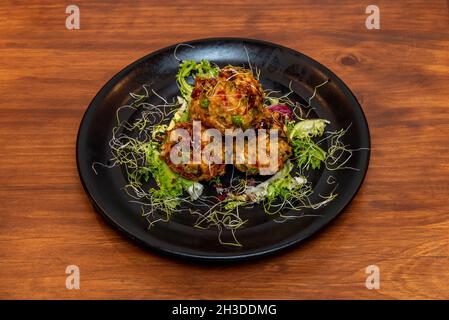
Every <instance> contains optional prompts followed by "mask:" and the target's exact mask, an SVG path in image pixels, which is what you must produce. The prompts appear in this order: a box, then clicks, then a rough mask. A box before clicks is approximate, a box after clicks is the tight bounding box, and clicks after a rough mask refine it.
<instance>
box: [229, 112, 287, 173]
mask: <svg viewBox="0 0 449 320" xmlns="http://www.w3.org/2000/svg"><path fill="white" fill-rule="evenodd" d="M284 124H285V116H284V115H282V114H280V113H278V112H275V111H270V110H268V109H265V110H263V111H262V112H261V114H260V115H259V117H258V118H257V119H256V121H255V123H254V128H255V129H256V133H257V132H258V131H257V129H266V130H267V131H266V141H267V143H266V152H267V154H268V156H269V150H270V139H269V129H278V141H277V150H278V157H277V165H278V167H277V169H278V170H280V169H282V168H283V167H284V164H285V161H287V159H288V158H289V157H290V156H291V155H292V148H291V146H290V144H289V143H288V138H287V134H286V132H285V128H284ZM254 140H256V141H248V142H249V143H250V144H253V143H254V144H256V142H257V138H255V139H254ZM245 143H247V142H245ZM244 155H245V158H244V160H245V161H244V163H243V164H237V163H235V167H236V168H237V170H239V171H241V172H245V173H247V174H248V175H256V174H264V175H269V174H274V173H275V172H276V171H277V170H275V171H274V172H272V171H269V170H268V171H264V172H261V170H260V169H261V168H262V167H264V168H266V169H268V165H267V164H263V165H262V164H261V163H260V162H259V159H258V158H256V163H255V164H249V163H248V149H247V148H246V146H245V149H244ZM236 157H239V155H236ZM240 157H241V156H240ZM236 159H237V158H236ZM241 159H242V158H241ZM236 162H237V161H236ZM240 162H241V161H240Z"/></svg>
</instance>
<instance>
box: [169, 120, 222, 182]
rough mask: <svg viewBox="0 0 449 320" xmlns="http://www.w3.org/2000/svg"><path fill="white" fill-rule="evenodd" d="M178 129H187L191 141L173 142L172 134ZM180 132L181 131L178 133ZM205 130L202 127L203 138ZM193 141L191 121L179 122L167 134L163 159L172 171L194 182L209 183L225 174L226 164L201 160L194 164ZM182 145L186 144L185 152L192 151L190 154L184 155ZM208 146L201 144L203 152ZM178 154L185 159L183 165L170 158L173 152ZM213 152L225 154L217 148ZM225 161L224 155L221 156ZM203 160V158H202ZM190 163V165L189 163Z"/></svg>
mask: <svg viewBox="0 0 449 320" xmlns="http://www.w3.org/2000/svg"><path fill="white" fill-rule="evenodd" d="M177 129H185V131H184V132H187V134H188V135H189V137H190V139H183V138H182V137H179V138H178V139H177V140H176V141H171V139H170V137H171V133H172V132H173V131H174V130H177ZM178 132H179V131H178ZM203 132H204V128H203V127H201V136H203ZM192 139H193V124H192V122H191V121H188V122H178V123H176V125H175V127H174V128H173V129H172V130H170V131H168V132H167V135H166V136H165V139H164V141H163V143H162V148H161V157H162V159H163V160H164V161H165V162H166V163H167V165H168V166H169V167H170V169H171V170H173V171H174V172H176V173H178V174H179V175H180V176H182V177H184V178H186V179H188V180H194V181H209V180H211V179H212V178H214V177H216V176H221V175H223V174H224V173H225V164H208V163H204V162H203V160H201V163H200V164H193V163H192V160H193V152H197V151H194V150H193V148H192V141H193V140H192ZM181 144H184V147H185V148H184V150H190V152H189V153H188V154H182V148H181ZM207 144H208V142H207V141H202V142H201V150H204V148H205V146H206V145H207ZM172 149H173V150H174V151H173V152H177V156H178V157H180V158H183V160H184V161H183V162H181V163H173V161H172V158H171V156H170V152H171V150H172ZM213 152H221V153H223V149H222V148H221V147H220V148H216V149H213V150H212V153H213ZM221 157H222V159H223V154H222V155H221ZM201 159H203V157H201ZM187 162H188V163H187Z"/></svg>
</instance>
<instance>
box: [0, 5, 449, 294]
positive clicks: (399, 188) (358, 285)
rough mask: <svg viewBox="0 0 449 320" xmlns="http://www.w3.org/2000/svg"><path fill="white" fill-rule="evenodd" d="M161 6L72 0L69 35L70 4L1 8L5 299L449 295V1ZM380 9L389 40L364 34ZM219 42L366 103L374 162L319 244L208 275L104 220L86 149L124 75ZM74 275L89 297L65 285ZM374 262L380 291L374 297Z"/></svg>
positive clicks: (1, 277) (0, 209)
mask: <svg viewBox="0 0 449 320" xmlns="http://www.w3.org/2000/svg"><path fill="white" fill-rule="evenodd" d="M5 2H6V3H5ZM25 2H26V4H25ZM110 3H111V4H110ZM112 3H113V4H112ZM162 3H163V1H153V2H151V1H129V4H127V2H126V1H118V0H116V1H114V2H108V1H74V4H76V5H78V6H79V8H80V11H81V29H80V30H67V29H66V27H65V19H66V17H67V14H66V13H65V9H66V6H67V5H68V4H69V3H68V2H67V1H60V3H59V4H55V1H17V2H15V1H14V2H13V1H2V3H1V4H0V15H1V17H2V19H1V20H0V79H1V82H0V96H1V98H2V100H1V102H0V146H1V147H0V148H1V158H0V283H1V286H0V298H13V299H15V298H57V299H59V298H75V299H76V298H114V299H115V298H137V299H140V298H150V299H159V298H162V299H170V298H178V299H184V298H192V299H213V298H217V299H221V298H225V299H230V298H235V299H238V298H244V299H255V298H263V299H270V298H281V299H303V298H306V299H309V298H325V299H327V298H364V299H365V298H367V299H373V298H381V299H383V298H401V299H404V298H405V299H408V298H446V299H447V298H449V144H448V143H447V140H448V134H449V105H448V104H449V53H448V52H449V36H448V34H449V33H448V29H449V23H448V19H449V14H448V4H447V2H445V1H407V2H406V3H405V2H404V3H403V4H400V3H399V2H398V1H368V2H366V4H363V3H362V2H360V1H339V2H338V4H335V3H334V1H316V0H313V1H299V0H294V1H276V2H272V3H271V4H270V5H260V4H257V2H253V3H249V2H243V1H233V0H231V1H226V2H223V3H222V4H220V3H216V4H213V5H211V4H208V3H207V2H202V1H190V0H188V1H176V2H170V3H167V4H162ZM193 3H194V4H193ZM225 3H226V4H225ZM369 4H376V5H378V6H379V8H380V23H381V29H380V30H367V28H366V27H365V19H366V17H367V16H368V15H367V14H366V13H365V8H366V6H367V5H369ZM217 36H240V37H248V38H257V39H263V40H268V41H272V42H277V43H279V44H282V45H285V46H288V47H291V48H294V49H296V50H298V51H301V52H303V53H305V54H307V55H309V56H311V57H313V58H315V59H317V60H318V61H320V62H321V63H323V64H324V65H326V66H328V67H329V68H330V69H332V70H333V71H334V72H335V73H336V74H337V75H339V76H340V77H341V78H342V79H343V80H344V81H345V82H346V83H347V84H348V86H349V87H350V88H351V89H352V90H353V91H354V93H355V94H356V96H357V98H358V99H359V100H360V102H361V104H362V106H363V109H364V111H365V113H366V116H367V118H368V122H369V125H370V129H371V138H372V156H371V163H370V168H369V171H368V175H367V178H366V180H365V183H364V185H363V186H362V188H361V190H360V191H359V193H358V195H357V197H356V198H355V199H354V201H353V202H352V204H351V205H350V206H349V207H348V208H347V210H346V211H345V213H344V214H343V215H342V216H340V218H338V219H337V220H336V221H335V223H333V224H332V225H331V226H330V227H328V228H326V230H324V231H323V232H321V233H319V234H318V235H317V236H316V237H314V238H313V239H312V240H311V241H307V242H306V243H304V244H303V245H301V246H298V247H297V248H295V249H293V250H290V251H288V252H286V253H284V254H281V255H277V256H273V257H270V258H267V259H263V260H259V261H255V262H250V263H245V264H238V265H216V266H207V265H201V264H192V263H186V262H184V261H178V260H174V259H169V258H165V257H162V256H160V255H158V254H155V253H153V252H148V251H145V250H143V249H142V248H140V247H138V246H137V245H135V244H134V243H132V242H131V241H129V240H128V239H126V238H124V237H123V236H121V235H120V234H119V233H117V232H116V231H115V230H114V229H113V228H111V227H110V226H109V225H108V224H107V223H106V222H105V221H104V220H103V219H102V218H101V217H100V216H99V215H98V214H97V213H95V212H94V210H93V209H92V207H91V205H90V203H89V201H88V199H87V196H86V195H85V193H84V191H83V188H82V186H81V184H80V181H79V178H78V173H77V170H76V162H75V141H76V134H77V130H78V126H79V123H80V120H81V117H82V115H83V113H84V111H85V110H86V108H87V106H88V104H89V102H90V101H91V99H92V97H93V96H94V95H95V93H96V92H97V91H98V90H99V89H100V88H101V86H102V85H103V84H104V83H105V82H106V81H107V80H109V79H110V78H111V77H112V76H113V75H114V74H115V73H116V72H118V71H119V70H120V69H122V68H123V67H125V66H126V65H128V64H129V63H131V62H132V61H134V60H136V59H138V58H139V57H141V56H143V55H145V54H147V53H149V52H151V51H153V50H156V49H158V48H161V47H164V46H167V45H170V44H173V43H177V42H183V41H187V40H191V39H197V38H205V37H217ZM70 264H75V265H77V266H79V268H80V272H81V289H80V290H67V289H66V287H65V280H66V276H67V275H66V274H65V269H66V266H67V265H70ZM368 265H377V266H378V267H379V268H380V280H381V282H380V284H381V287H380V289H379V290H368V289H367V288H366V287H365V279H366V277H367V274H366V273H365V268H366V267H367V266H368Z"/></svg>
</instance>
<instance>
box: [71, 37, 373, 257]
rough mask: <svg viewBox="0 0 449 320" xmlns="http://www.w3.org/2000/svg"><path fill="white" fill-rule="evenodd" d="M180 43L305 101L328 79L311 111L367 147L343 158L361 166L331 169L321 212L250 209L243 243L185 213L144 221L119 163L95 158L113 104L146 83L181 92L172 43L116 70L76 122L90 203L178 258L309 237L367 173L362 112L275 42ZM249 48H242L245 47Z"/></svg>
mask: <svg viewBox="0 0 449 320" xmlns="http://www.w3.org/2000/svg"><path fill="white" fill-rule="evenodd" d="M188 44H190V45H191V46H193V47H190V46H179V47H178V50H177V56H178V57H179V58H181V59H185V60H187V59H194V60H197V61H199V60H201V59H207V60H210V61H213V62H215V63H217V64H219V65H221V66H223V65H226V64H233V65H248V64H247V63H248V57H249V61H251V64H252V66H253V67H254V66H257V67H258V68H259V69H260V70H261V75H260V79H261V82H262V85H263V86H264V88H271V89H278V90H282V91H283V92H287V91H288V87H289V84H290V83H291V87H292V89H293V91H294V93H295V95H296V97H295V99H297V100H300V101H303V102H304V101H307V100H308V98H309V97H310V96H311V95H312V93H313V89H314V87H315V86H317V85H318V84H320V83H323V82H324V81H325V80H326V79H329V80H330V82H329V83H327V84H326V85H325V86H323V87H321V88H320V89H319V90H318V92H317V95H316V98H315V99H313V103H312V106H313V107H314V108H315V112H316V115H317V116H318V117H320V118H325V119H328V120H330V121H331V125H330V129H331V130H337V129H341V128H347V127H348V126H350V125H351V127H350V130H349V132H348V134H346V135H345V137H344V142H345V143H346V144H349V145H350V146H351V148H353V149H357V148H368V150H362V151H359V152H355V153H354V155H353V157H352V158H351V160H350V163H348V165H349V166H351V167H354V168H358V171H354V170H339V171H333V172H332V175H333V176H334V177H335V178H336V179H337V181H338V183H339V184H338V187H337V189H336V193H337V194H338V197H337V198H336V199H335V200H334V201H332V202H331V203H330V204H328V205H327V206H326V207H324V208H322V209H319V210H317V211H314V213H315V214H319V215H320V217H305V218H300V219H296V220H290V221H287V222H284V223H276V222H273V221H272V220H271V219H268V218H267V217H266V216H264V214H263V212H260V211H258V210H255V211H254V212H253V213H252V214H253V216H252V220H251V221H252V223H251V224H249V225H248V226H246V227H243V228H242V229H239V231H238V232H237V236H238V239H239V241H240V242H241V243H242V244H243V247H227V246H223V245H221V244H219V242H218V241H217V232H216V231H215V230H199V229H195V228H193V226H192V221H190V219H189V218H188V217H184V216H183V217H173V218H172V220H171V221H170V222H169V223H159V224H157V225H156V226H155V227H154V228H152V229H151V230H148V228H147V227H148V223H147V221H146V219H145V218H143V217H142V216H141V214H140V208H139V206H138V205H135V204H133V203H131V202H130V201H129V200H130V199H129V197H128V196H127V195H126V194H125V192H123V190H122V189H121V188H122V187H123V186H124V185H125V177H124V175H123V172H122V171H121V169H120V168H117V167H116V168H113V169H101V170H99V174H98V175H95V174H94V172H93V170H92V163H93V162H95V161H99V162H103V163H107V161H108V159H109V158H110V157H111V153H110V150H109V147H108V141H109V139H110V138H111V130H112V128H113V126H114V125H115V121H116V118H115V116H116V110H117V108H118V107H120V106H122V105H125V104H127V103H128V102H129V101H130V95H129V93H130V92H138V91H139V90H141V88H142V85H144V84H146V85H151V87H152V88H153V89H154V90H155V91H156V92H158V93H159V94H160V95H162V96H164V97H167V98H169V99H171V98H172V97H174V96H176V95H178V94H179V93H178V88H177V86H176V83H175V74H176V71H177V69H178V65H179V63H178V61H177V60H176V59H175V57H174V55H173V53H174V50H175V47H176V45H174V46H171V47H168V48H164V49H161V50H159V51H157V52H154V53H151V54H149V55H147V56H145V57H143V58H142V59H140V60H138V61H136V62H134V63H132V64H131V65H129V66H128V67H126V68H125V69H124V70H122V71H120V72H119V73H118V74H117V75H115V76H114V77H113V78H112V79H111V80H110V81H109V82H108V83H106V85H105V86H104V87H103V88H102V89H101V90H100V92H98V94H97V95H96V96H95V98H94V99H93V101H92V102H91V104H90V105H89V108H88V109H87V111H86V113H85V115H84V117H83V120H82V122H81V125H80V129H79V132H78V140H77V164H78V171H79V175H80V177H81V181H82V183H83V186H84V188H85V190H86V192H87V194H88V195H89V197H90V199H91V200H92V202H93V204H94V206H95V208H96V209H97V210H98V211H99V212H100V213H102V215H103V216H104V217H106V218H107V220H108V221H109V222H110V223H111V224H112V225H113V226H115V227H117V228H118V229H119V230H121V231H122V232H124V233H125V234H126V235H128V236H129V237H131V238H132V239H134V240H136V241H138V242H139V243H141V244H143V245H145V246H148V247H151V248H154V249H157V250H160V251H163V252H165V253H169V254H173V255H176V256H181V257H186V258H194V259H204V260H238V259H247V258H251V257H256V256H261V255H267V254H270V253H273V252H275V251H278V250H281V249H284V248H287V247H290V246H292V245H294V244H296V243H298V242H300V241H302V240H304V239H306V238H307V237H309V236H311V235H312V234H314V233H315V232H317V231H318V230H320V229H321V228H323V227H324V226H325V225H327V224H328V223H329V222H330V221H331V220H332V219H334V218H335V217H336V216H337V215H338V214H339V213H340V212H341V211H342V210H343V209H344V208H345V206H346V205H347V204H348V203H349V202H350V201H351V200H352V198H353V197H354V196H355V194H356V193H357V190H358V189H359V187H360V185H361V184H362V181H363V179H364V177H365V174H366V171H367V168H368V162H369V156H370V152H369V148H370V135H369V130H368V125H367V122H366V119H365V116H364V114H363V111H362V109H361V107H360V105H359V103H358V102H357V100H356V98H355V97H354V95H353V94H352V92H351V91H350V90H349V89H348V87H347V86H346V85H345V84H344V83H343V82H342V81H341V80H340V79H339V78H338V77H337V76H336V75H335V74H333V73H332V72H331V71H330V70H328V69H327V68H326V67H324V66H323V65H321V64H319V63H318V62H316V61H315V60H313V59H311V58H309V57H307V56H305V55H303V54H301V53H299V52H296V51H294V50H292V49H289V48H286V47H282V46H279V45H276V44H273V43H268V42H264V41H258V40H249V39H235V38H221V39H203V40H196V41H190V42H188ZM245 48H246V51H245ZM329 174H330V172H328V171H327V170H321V171H319V174H318V175H316V176H315V177H314V179H313V180H314V194H315V195H319V194H329V193H330V191H331V189H333V188H334V187H335V185H329V184H328V183H327V182H326V181H327V179H328V176H329Z"/></svg>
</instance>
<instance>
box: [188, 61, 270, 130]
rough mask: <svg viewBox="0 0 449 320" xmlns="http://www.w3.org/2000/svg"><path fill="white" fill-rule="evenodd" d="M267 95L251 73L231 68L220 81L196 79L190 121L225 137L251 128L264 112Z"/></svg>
mask: <svg viewBox="0 0 449 320" xmlns="http://www.w3.org/2000/svg"><path fill="white" fill-rule="evenodd" d="M263 99H264V92H263V90H262V87H261V85H260V83H259V81H257V80H256V79H255V78H254V76H253V74H252V72H251V71H250V70H246V69H243V68H238V67H232V66H228V67H225V68H223V69H221V70H220V72H219V75H218V77H216V78H211V79H201V78H199V77H197V78H196V79H195V87H194V89H193V92H192V102H191V105H190V109H189V110H190V111H189V114H190V118H191V119H193V120H200V121H201V122H202V124H203V125H204V126H207V127H211V128H216V129H218V130H220V131H221V132H222V133H224V131H225V129H227V128H236V127H240V128H242V129H246V128H249V127H250V126H251V125H252V123H253V122H254V120H255V119H256V118H257V117H258V115H259V114H260V112H261V110H262V108H263Z"/></svg>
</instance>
